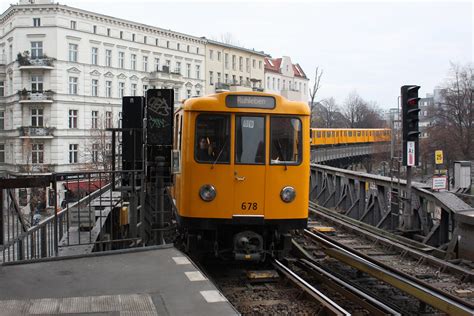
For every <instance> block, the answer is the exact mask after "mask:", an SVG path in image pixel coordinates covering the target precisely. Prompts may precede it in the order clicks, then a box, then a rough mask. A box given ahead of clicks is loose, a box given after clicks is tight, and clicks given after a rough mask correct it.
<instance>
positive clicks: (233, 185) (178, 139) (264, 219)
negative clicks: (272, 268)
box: [173, 92, 310, 261]
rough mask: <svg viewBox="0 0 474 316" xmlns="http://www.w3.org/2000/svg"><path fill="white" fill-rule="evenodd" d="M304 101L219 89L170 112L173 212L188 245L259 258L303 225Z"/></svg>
mask: <svg viewBox="0 0 474 316" xmlns="http://www.w3.org/2000/svg"><path fill="white" fill-rule="evenodd" d="M309 115H310V111H309V107H308V105H307V104H306V103H303V102H293V101H289V100H287V99H285V98H283V97H281V96H279V95H273V94H267V93H261V92H224V93H220V94H214V95H210V96H205V97H197V98H192V99H188V100H186V101H185V103H184V105H183V106H182V107H181V108H180V109H179V110H177V111H176V113H175V144H174V148H175V153H174V154H175V155H180V157H181V165H180V171H179V173H178V174H176V175H175V185H174V188H173V194H174V198H175V200H176V218H177V222H178V226H179V229H180V231H181V236H184V237H183V243H184V244H185V246H186V248H187V249H188V250H189V251H190V252H209V251H211V252H213V253H214V254H215V255H216V256H219V257H228V258H233V259H242V260H256V261H258V260H263V259H264V258H265V256H266V255H268V254H271V255H280V254H283V253H284V252H285V251H287V250H288V248H289V245H290V239H289V234H288V232H289V231H290V230H292V229H301V228H305V227H306V226H307V218H308V196H309V172H310V170H309V168H310V167H309V160H310V132H309V131H310V127H309V124H310V122H309Z"/></svg>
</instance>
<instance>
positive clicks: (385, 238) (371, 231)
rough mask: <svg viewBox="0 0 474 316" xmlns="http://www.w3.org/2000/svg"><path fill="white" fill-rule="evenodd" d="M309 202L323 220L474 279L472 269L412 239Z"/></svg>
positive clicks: (467, 279) (468, 278)
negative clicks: (432, 252)
mask: <svg viewBox="0 0 474 316" xmlns="http://www.w3.org/2000/svg"><path fill="white" fill-rule="evenodd" d="M310 204H312V205H311V206H310V207H309V210H310V212H313V213H315V214H317V215H318V216H321V217H323V218H324V219H325V220H328V221H331V222H332V223H335V224H338V225H341V226H343V227H344V228H346V229H349V230H351V231H353V232H357V233H358V234H361V235H364V236H365V237H367V238H368V239H371V240H374V241H376V242H379V243H381V244H384V245H388V246H389V247H392V248H395V249H397V250H399V251H401V252H406V253H408V254H409V255H410V256H412V257H415V258H417V259H420V258H421V259H422V260H425V261H427V262H429V263H431V264H433V265H435V266H437V267H440V268H442V269H443V270H446V271H451V272H454V273H458V274H461V275H463V277H462V279H463V280H464V281H471V280H474V272H473V271H471V270H468V269H465V268H463V267H460V266H457V265H455V264H452V263H450V262H446V261H445V260H443V259H439V258H437V257H435V256H433V255H431V254H428V253H426V252H424V251H422V250H420V247H417V246H415V245H414V244H412V243H415V242H414V241H411V243H410V244H407V243H405V242H404V240H402V239H399V238H397V237H398V236H393V235H392V234H390V233H388V232H385V231H381V230H380V229H377V228H374V227H370V228H367V227H365V226H364V225H362V223H358V222H357V221H356V220H354V219H351V218H348V217H347V216H345V215H341V214H335V212H333V211H330V210H328V209H326V208H324V207H321V206H319V205H317V204H315V203H312V202H310ZM382 232H383V233H384V235H381V234H382ZM428 247H430V246H428Z"/></svg>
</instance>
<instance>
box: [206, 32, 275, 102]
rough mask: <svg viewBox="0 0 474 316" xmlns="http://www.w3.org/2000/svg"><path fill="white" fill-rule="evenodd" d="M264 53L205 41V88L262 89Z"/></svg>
mask: <svg viewBox="0 0 474 316" xmlns="http://www.w3.org/2000/svg"><path fill="white" fill-rule="evenodd" d="M265 56H266V55H265V54H264V53H263V52H257V51H254V50H250V49H246V48H242V47H238V46H234V45H229V44H224V43H220V42H217V41H213V40H207V43H206V70H207V73H206V91H207V92H208V93H213V92H219V91H222V90H230V91H233V90H234V91H235V90H240V91H245V90H248V91H251V90H261V89H263V86H264V78H265V77H264V62H265V61H264V59H265Z"/></svg>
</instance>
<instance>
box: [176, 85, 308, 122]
mask: <svg viewBox="0 0 474 316" xmlns="http://www.w3.org/2000/svg"><path fill="white" fill-rule="evenodd" d="M182 108H183V110H184V111H206V112H207V111H210V112H239V113H272V114H296V115H303V116H309V115H310V110H309V105H308V104H307V103H305V102H298V101H290V100H288V99H286V98H284V97H282V96H280V95H277V94H271V93H264V92H254V91H248V92H222V93H216V94H211V95H208V96H203V97H196V98H191V99H187V100H186V101H185V102H184V105H183V106H182Z"/></svg>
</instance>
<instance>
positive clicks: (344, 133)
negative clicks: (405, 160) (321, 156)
mask: <svg viewBox="0 0 474 316" xmlns="http://www.w3.org/2000/svg"><path fill="white" fill-rule="evenodd" d="M391 138H392V131H391V129H389V128H312V129H311V146H337V145H350V144H362V143H380V142H389V141H390V140H391Z"/></svg>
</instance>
